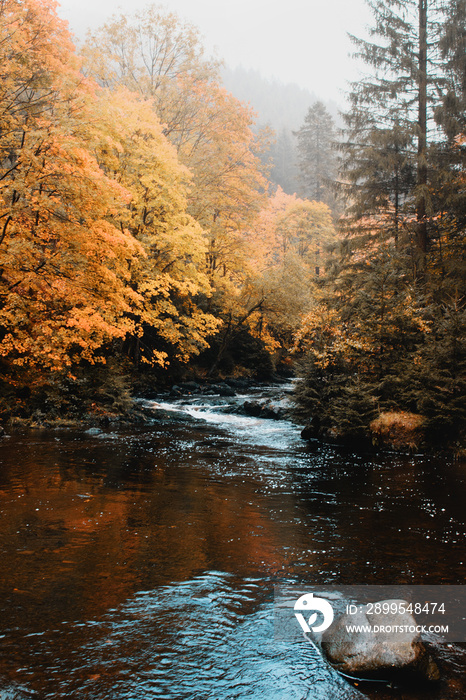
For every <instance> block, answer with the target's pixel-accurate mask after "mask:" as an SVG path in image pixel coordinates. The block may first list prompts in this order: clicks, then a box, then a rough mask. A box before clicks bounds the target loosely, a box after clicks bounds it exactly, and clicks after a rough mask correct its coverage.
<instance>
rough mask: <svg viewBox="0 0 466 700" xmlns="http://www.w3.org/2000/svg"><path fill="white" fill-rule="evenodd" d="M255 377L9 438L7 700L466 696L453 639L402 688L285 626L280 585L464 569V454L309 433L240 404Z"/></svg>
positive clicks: (441, 580)
mask: <svg viewBox="0 0 466 700" xmlns="http://www.w3.org/2000/svg"><path fill="white" fill-rule="evenodd" d="M251 392H252V394H251V396H249V395H248V396H246V395H244V396H238V397H236V398H230V399H225V398H220V397H215V396H213V397H208V398H206V397H200V396H197V397H196V396H194V397H191V398H188V399H187V398H180V399H177V400H171V399H167V398H166V399H163V400H162V399H161V400H160V402H159V405H158V410H159V411H160V413H157V412H156V413H155V414H154V415H155V420H154V422H153V424H150V425H145V426H143V427H136V428H132V429H127V428H125V429H122V428H115V429H112V428H106V429H105V431H104V430H101V431H99V430H97V429H91V430H87V431H85V430H81V431H78V430H73V431H70V430H67V431H64V430H60V431H58V430H55V431H53V430H42V431H40V430H37V431H35V432H31V431H29V432H12V433H11V434H10V435H9V436H7V437H5V438H4V439H3V440H2V442H1V443H0V450H1V453H0V552H1V575H0V698H1V700H10V699H13V698H26V697H35V698H39V699H40V700H42V699H46V698H68V699H70V700H74V699H76V700H81V699H83V700H84V699H87V698H89V699H91V700H104V699H105V700H110V699H112V700H113V699H115V700H117V699H118V700H119V699H126V698H127V699H130V698H131V699H132V700H149V699H152V698H153V699H155V698H158V699H163V700H208V699H209V700H233V699H234V698H238V699H243V698H244V699H246V698H248V699H251V700H301V699H302V700H304V699H305V698H309V699H311V698H312V699H314V700H339V699H341V700H343V699H344V700H347V699H351V698H361V697H370V698H377V699H378V698H380V699H382V698H383V699H384V700H385V698H409V699H411V698H412V699H413V700H420V699H421V698H423V699H424V698H432V699H434V698H435V699H437V698H438V699H439V700H440V698H441V699H442V700H449V699H457V698H458V699H459V698H464V697H466V682H465V673H464V671H465V668H466V657H465V651H464V648H462V647H461V645H450V646H449V647H448V648H446V647H445V645H442V644H440V643H439V644H438V645H437V650H436V651H437V653H438V655H439V656H440V658H441V659H443V661H442V663H443V666H442V669H443V675H444V678H445V680H444V681H442V683H441V684H440V686H439V687H436V688H433V689H432V690H429V691H425V690H423V691H421V690H419V692H418V691H416V689H411V690H410V691H409V693H408V692H406V693H405V692H403V693H401V691H399V690H389V689H386V688H383V689H382V688H374V687H371V686H369V687H367V688H353V687H352V686H351V685H349V684H348V683H347V682H346V681H345V680H343V679H342V678H341V677H340V676H339V675H338V674H336V673H335V672H334V671H333V670H332V669H331V668H330V667H329V666H328V665H327V664H326V663H325V661H324V660H323V659H322V658H321V656H320V655H319V653H318V652H317V651H316V649H314V648H313V647H312V646H310V645H309V644H307V643H306V642H305V640H303V639H302V638H297V639H296V640H295V641H292V642H290V641H283V640H277V639H275V638H274V634H273V593H274V585H275V584H287V585H292V584H296V585H299V586H301V587H302V586H305V585H306V584H319V585H321V584H330V583H333V584H360V583H364V584H369V583H370V584H387V583H393V582H394V581H396V582H397V583H399V584H404V583H406V584H426V583H429V584H459V583H463V581H464V572H465V562H466V559H465V557H466V547H465V507H464V504H465V502H466V499H465V495H466V486H465V481H466V480H465V472H464V467H463V468H462V467H461V465H459V464H457V463H455V462H454V461H453V460H448V459H445V458H442V459H441V458H438V459H434V458H431V457H426V456H412V455H396V454H389V453H386V454H383V455H374V454H353V453H349V452H345V451H344V450H342V449H339V448H337V447H334V446H330V445H325V444H322V443H315V444H314V445H312V446H311V445H309V444H307V443H306V442H304V441H302V440H301V439H300V435H299V429H298V428H297V427H296V426H294V425H293V424H292V423H290V422H288V421H285V420H266V419H261V418H253V417H248V416H243V415H238V414H237V413H235V412H234V411H235V408H236V406H237V405H238V404H239V403H241V401H245V400H246V399H250V398H257V397H258V396H262V395H264V393H266V394H267V395H270V396H273V395H281V394H282V393H283V387H280V386H278V387H277V386H275V387H270V388H268V389H264V388H262V389H260V390H255V391H253V390H251ZM152 405H153V404H152ZM155 408H157V407H155ZM157 416H158V418H157Z"/></svg>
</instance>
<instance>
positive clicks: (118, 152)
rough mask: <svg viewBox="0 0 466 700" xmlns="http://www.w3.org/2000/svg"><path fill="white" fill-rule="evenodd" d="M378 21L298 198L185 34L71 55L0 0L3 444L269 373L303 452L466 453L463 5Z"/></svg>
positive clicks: (177, 30)
mask: <svg viewBox="0 0 466 700" xmlns="http://www.w3.org/2000/svg"><path fill="white" fill-rule="evenodd" d="M368 4H369V5H370V7H371V8H372V13H373V26H372V29H371V35H370V39H368V40H362V39H358V38H357V37H354V38H353V41H354V45H355V51H356V53H357V55H358V56H359V58H360V59H362V60H363V61H364V62H365V64H366V74H365V77H364V78H363V79H361V80H360V81H359V82H357V83H354V84H352V86H351V90H350V92H349V95H348V103H349V107H348V109H347V111H346V113H345V114H343V115H342V119H343V121H344V126H343V128H342V129H340V128H337V126H336V124H335V121H334V118H333V117H332V115H331V114H330V113H329V111H328V110H327V108H326V107H325V105H324V104H323V103H322V102H320V101H318V100H317V101H315V102H314V103H313V104H310V105H309V109H308V112H307V114H306V117H305V119H304V122H303V124H302V125H301V126H300V128H299V129H298V130H297V131H296V132H294V134H293V138H294V139H295V145H296V152H297V154H298V162H297V163H296V164H295V168H296V171H297V172H298V181H299V186H298V187H297V188H296V189H297V191H296V192H294V193H291V194H290V193H288V192H286V191H284V189H282V187H280V185H279V184H277V183H278V182H279V179H277V176H275V178H274V177H273V171H274V169H275V172H276V173H277V169H279V166H280V151H279V149H278V148H277V147H276V146H277V144H278V143H279V138H278V137H277V136H276V135H275V134H274V133H273V131H272V130H271V129H270V128H269V127H267V126H265V127H264V128H257V126H256V123H255V122H256V115H255V114H254V111H253V109H252V108H251V107H249V106H247V105H246V104H245V103H243V102H241V101H240V100H238V99H237V98H236V97H234V96H233V95H232V94H231V93H229V92H228V91H227V90H226V89H225V87H224V86H223V83H222V78H221V69H222V67H221V65H220V63H219V62H218V61H217V60H215V59H212V58H210V57H208V56H207V55H206V52H205V49H204V47H203V45H202V41H201V38H200V34H199V32H198V30H197V29H196V28H195V27H194V26H192V25H191V24H189V23H187V22H184V21H183V20H182V19H181V18H179V17H178V16H177V15H176V14H174V13H171V12H169V11H168V10H166V9H163V8H161V7H159V6H155V5H149V6H148V7H147V8H146V9H145V10H144V11H141V12H138V13H135V14H131V15H130V14H127V15H123V14H121V15H120V14H116V15H114V16H113V17H111V18H110V19H109V20H108V22H107V23H106V24H105V25H103V26H102V27H101V28H100V29H98V30H96V31H95V32H93V33H89V34H88V37H87V40H86V42H85V43H84V44H83V46H81V47H80V49H79V51H78V50H77V49H76V48H75V46H74V45H73V42H72V37H71V35H70V33H69V30H68V27H67V25H66V23H65V22H64V21H63V20H61V19H60V18H59V16H58V14H57V11H56V7H55V3H54V2H53V1H52V0H22V1H21V2H20V1H19V0H0V73H1V79H0V105H1V111H0V423H1V424H3V425H15V424H16V425H18V424H19V425H21V424H27V425H50V424H51V421H76V420H83V419H86V420H95V421H98V420H101V419H106V420H108V418H109V416H110V417H115V419H116V418H118V417H120V418H121V417H123V418H124V417H125V416H126V417H127V418H128V419H129V418H130V416H131V411H132V407H133V404H132V398H133V397H134V396H136V395H141V394H143V393H144V392H145V391H148V388H150V391H152V392H153V393H155V392H156V391H159V390H163V389H165V388H167V387H169V386H171V385H172V384H173V383H175V382H179V381H186V380H192V379H195V380H196V381H204V382H208V381H215V380H218V378H225V377H248V378H251V379H253V380H255V381H263V380H270V379H272V378H276V377H277V374H278V375H283V376H296V377H298V378H299V379H298V381H297V388H296V394H295V398H294V411H293V415H294V420H296V421H297V422H299V423H300V424H301V425H302V426H303V436H304V437H306V438H307V439H310V440H313V439H326V440H332V441H337V442H342V443H349V444H352V443H354V441H357V443H358V444H366V443H367V444H370V445H375V446H376V447H378V446H384V445H389V446H390V447H392V448H393V447H394V448H395V449H407V448H408V449H419V448H424V447H426V448H431V447H433V448H435V449H449V450H450V449H452V450H453V451H454V452H456V453H457V454H460V453H461V452H462V450H464V435H465V425H466V405H465V399H464V397H465V388H466V379H465V366H466V354H465V320H466V308H465V302H466V298H465V293H466V289H465V245H464V232H465V224H466V175H465V167H464V166H465V160H466V111H465V107H466V51H465V49H466V2H465V0H431V1H430V2H427V0H383V1H382V0H368Z"/></svg>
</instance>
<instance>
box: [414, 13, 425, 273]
mask: <svg viewBox="0 0 466 700" xmlns="http://www.w3.org/2000/svg"><path fill="white" fill-rule="evenodd" d="M418 70H419V75H418V91H419V103H418V106H419V117H418V152H417V188H418V194H417V204H416V219H417V247H418V253H419V263H420V268H421V272H424V270H425V256H426V253H427V221H426V211H427V206H426V200H427V0H419V65H418Z"/></svg>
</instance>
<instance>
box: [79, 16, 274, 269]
mask: <svg viewBox="0 0 466 700" xmlns="http://www.w3.org/2000/svg"><path fill="white" fill-rule="evenodd" d="M83 53H84V56H85V60H86V63H85V65H86V67H87V68H86V70H87V71H88V72H89V73H91V74H92V75H93V76H94V77H95V78H96V79H97V80H98V81H99V82H100V83H101V84H103V85H106V86H109V87H110V88H115V87H117V86H119V85H123V86H125V87H127V88H128V89H129V90H132V91H135V92H137V93H139V94H140V95H142V96H144V97H146V98H147V99H149V100H150V101H151V103H152V104H153V107H154V110H155V112H156V114H157V116H158V117H159V120H160V121H161V123H162V124H163V133H164V135H166V136H167V137H168V139H169V140H170V141H171V143H172V144H173V145H174V146H175V147H176V149H177V154H178V158H179V159H180V161H181V162H182V163H183V164H184V165H185V166H187V167H188V168H189V170H190V171H191V173H192V175H193V185H192V188H191V193H190V195H189V199H188V210H189V213H190V214H192V215H193V216H194V218H195V219H196V221H198V223H200V224H201V226H202V227H203V229H204V230H205V231H206V233H207V236H208V240H209V251H208V255H207V269H208V272H209V274H210V276H211V278H212V280H213V278H215V277H225V276H227V275H228V274H229V271H232V272H233V268H235V266H236V268H237V267H238V265H237V260H236V258H237V252H236V251H238V250H240V249H241V239H240V234H241V231H242V230H243V229H245V228H247V226H249V224H250V222H251V221H252V219H253V218H254V216H255V214H256V213H257V212H258V211H259V209H260V207H261V203H262V201H263V197H264V193H265V190H266V187H267V184H266V180H265V178H264V176H263V174H262V166H261V161H260V152H261V148H262V146H261V140H260V138H258V137H257V136H255V135H254V134H253V132H252V129H251V126H252V123H253V115H252V112H251V110H250V109H249V108H248V107H246V106H244V105H242V104H241V103H239V102H238V100H236V99H235V98H233V97H232V96H231V95H230V94H228V93H227V92H226V90H225V89H224V88H222V87H221V85H220V83H219V75H218V65H219V64H218V62H216V61H215V60H211V59H207V58H206V57H205V55H204V50H203V48H202V45H201V43H200V40H199V34H198V32H197V30H196V29H195V28H193V27H192V25H190V24H187V23H184V22H182V21H181V20H180V19H179V18H178V16H177V15H175V14H173V13H167V12H166V11H165V10H163V9H162V8H160V7H158V6H154V5H152V6H149V7H148V8H146V10H144V11H143V12H141V13H135V14H134V15H133V16H131V17H128V16H121V17H113V18H112V19H111V20H110V21H109V22H108V23H107V24H106V25H104V26H103V27H102V28H101V29H100V30H98V31H97V32H96V33H95V34H93V35H90V36H89V37H88V41H87V44H86V46H85V47H84V50H83Z"/></svg>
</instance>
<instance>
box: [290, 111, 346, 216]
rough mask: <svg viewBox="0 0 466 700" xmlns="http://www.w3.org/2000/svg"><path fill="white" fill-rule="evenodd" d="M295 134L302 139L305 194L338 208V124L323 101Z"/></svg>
mask: <svg viewBox="0 0 466 700" xmlns="http://www.w3.org/2000/svg"><path fill="white" fill-rule="evenodd" d="M294 135H295V136H296V138H297V140H298V147H297V150H298V159H299V169H300V174H301V177H300V179H301V183H302V190H303V195H304V196H305V197H308V198H309V199H313V200H315V201H316V202H325V204H328V205H329V206H332V207H334V206H335V197H334V194H333V192H332V183H333V182H334V181H335V179H336V173H337V158H336V151H335V150H334V143H335V140H336V134H335V124H334V121H333V118H332V116H331V115H330V114H329V112H328V111H327V109H326V108H325V105H324V104H323V103H322V102H315V103H314V104H313V105H312V106H311V107H309V110H308V112H307V114H306V117H305V119H304V124H303V125H302V126H301V128H300V129H299V130H298V131H295V132H294Z"/></svg>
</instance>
